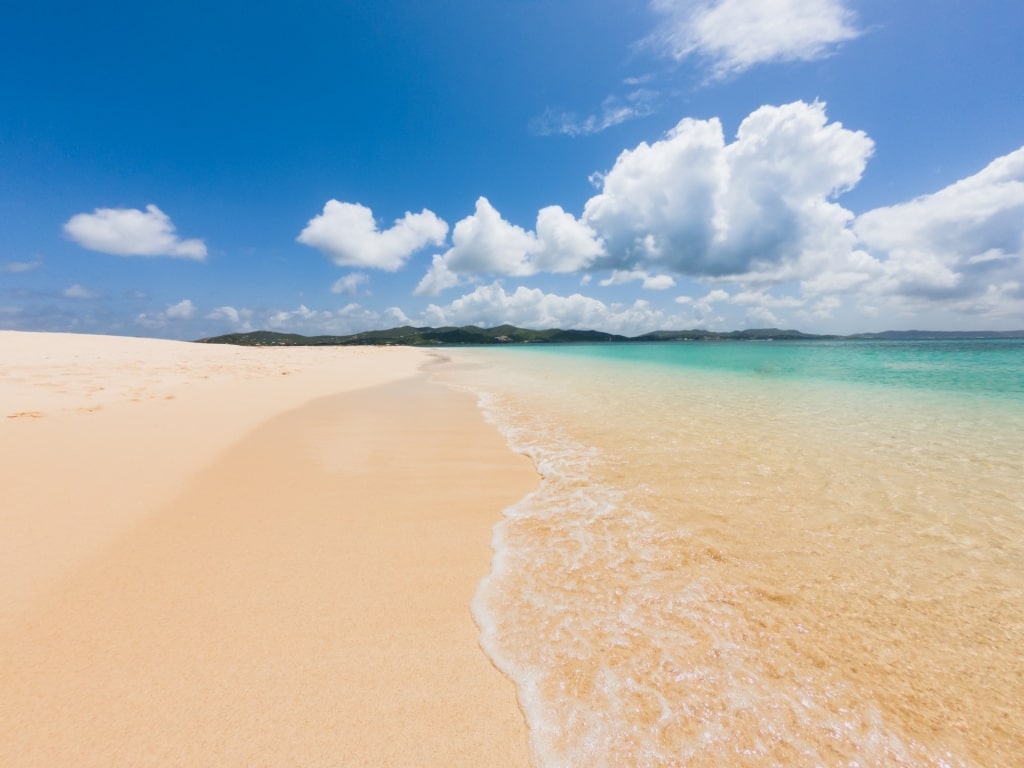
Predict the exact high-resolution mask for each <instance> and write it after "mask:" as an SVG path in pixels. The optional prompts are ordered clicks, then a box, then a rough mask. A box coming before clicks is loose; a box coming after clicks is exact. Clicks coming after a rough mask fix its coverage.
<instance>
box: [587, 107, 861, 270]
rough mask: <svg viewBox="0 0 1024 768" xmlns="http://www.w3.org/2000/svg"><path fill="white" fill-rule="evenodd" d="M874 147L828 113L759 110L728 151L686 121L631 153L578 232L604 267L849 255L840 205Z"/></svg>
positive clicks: (742, 265)
mask: <svg viewBox="0 0 1024 768" xmlns="http://www.w3.org/2000/svg"><path fill="white" fill-rule="evenodd" d="M873 146H874V145H873V143H872V141H871V140H870V139H869V138H868V137H867V135H866V134H864V133H863V132H861V131H851V130H848V129H846V128H844V127H843V126H842V125H841V124H840V123H829V122H828V120H827V118H826V115H825V106H824V104H821V103H814V104H807V103H804V102H794V103H792V104H787V105H784V106H781V107H775V106H764V107H761V108H759V109H757V110H756V111H754V112H753V113H751V114H750V115H749V116H748V117H747V118H746V119H745V120H743V122H742V123H741V125H740V127H739V130H738V131H737V134H736V139H735V141H733V142H732V143H729V144H727V143H726V141H725V137H724V134H723V130H722V125H721V123H720V122H719V121H718V120H717V119H710V120H693V119H690V118H687V119H684V120H682V121H681V122H680V123H679V124H678V125H676V127H675V128H674V129H672V130H671V131H670V132H669V133H668V134H667V135H666V136H665V137H664V138H663V139H661V140H660V141H656V142H654V143H653V144H647V143H646V142H643V143H641V144H640V145H639V146H637V147H636V148H634V149H632V150H625V151H623V152H622V153H621V154H620V155H619V157H618V159H617V160H616V162H615V165H614V166H613V167H612V169H611V170H610V171H608V172H607V173H606V174H604V175H603V176H602V177H601V178H600V183H601V191H600V193H599V194H598V195H595V196H594V197H592V198H591V199H590V200H588V201H587V203H586V205H585V206H584V210H583V216H582V221H583V223H585V224H587V225H588V226H589V227H591V228H592V229H593V230H594V231H595V232H596V233H598V235H599V236H600V237H601V238H602V239H603V241H604V243H605V247H606V251H607V253H608V259H605V260H602V261H599V262H598V265H599V266H611V267H613V268H617V269H636V268H643V266H644V265H651V266H656V267H658V268H661V269H664V270H667V271H670V272H673V273H677V274H688V275H698V276H725V275H743V274H746V273H749V272H751V271H755V270H758V269H761V270H763V269H765V268H768V269H770V270H771V271H778V270H779V268H780V266H782V265H784V264H789V265H794V264H796V263H797V262H798V261H799V260H800V259H802V258H803V257H804V256H805V255H808V254H813V253H815V252H822V253H828V254H830V255H831V254H834V253H836V252H837V251H842V250H849V249H850V248H851V247H852V240H851V237H850V235H849V233H848V231H847V225H848V223H849V222H850V220H851V219H852V218H853V214H851V213H850V212H849V211H847V210H846V209H844V208H842V207H841V206H839V205H838V204H836V203H834V202H832V198H833V197H835V196H836V195H838V194H840V193H842V192H843V191H845V190H847V189H849V188H851V187H853V186H854V185H855V184H856V183H857V182H858V181H859V179H860V177H861V174H862V173H863V171H864V167H865V164H866V163H867V160H868V158H869V157H870V155H871V153H872V151H873Z"/></svg>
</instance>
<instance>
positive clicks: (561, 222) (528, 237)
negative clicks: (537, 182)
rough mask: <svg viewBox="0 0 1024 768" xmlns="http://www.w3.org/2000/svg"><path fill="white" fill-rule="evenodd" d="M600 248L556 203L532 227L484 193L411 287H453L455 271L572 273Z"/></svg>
mask: <svg viewBox="0 0 1024 768" xmlns="http://www.w3.org/2000/svg"><path fill="white" fill-rule="evenodd" d="M602 253H603V246H602V244H601V242H600V241H599V240H598V239H597V237H596V235H595V233H594V231H593V230H592V229H591V228H590V227H588V226H587V225H586V224H584V223H583V222H581V221H579V220H577V219H576V218H574V217H573V216H572V215H571V214H568V213H566V212H565V211H564V210H562V208H561V207H559V206H557V205H552V206H548V207H546V208H542V209H541V210H540V211H539V212H538V214H537V225H536V232H528V231H527V230H525V229H523V228H522V227H519V226H517V225H515V224H511V223H509V222H508V221H505V219H504V218H502V216H501V214H500V213H498V211H497V210H496V209H495V208H494V206H492V205H491V203H490V201H488V200H487V198H486V197H481V198H479V199H478V200H477V201H476V210H475V212H474V213H473V214H472V215H470V216H467V217H466V218H464V219H462V220H461V221H459V222H458V223H457V224H456V225H455V228H454V229H453V230H452V247H451V248H450V249H449V250H448V251H447V252H446V253H444V254H443V255H440V256H434V259H433V262H432V264H431V267H430V270H429V271H428V272H427V274H426V275H425V276H424V277H423V279H422V280H421V281H420V284H419V285H418V286H417V287H416V293H417V294H418V295H427V296H436V295H437V294H438V293H440V292H441V291H443V290H445V289H447V288H451V287H454V286H455V285H457V284H458V282H459V275H481V274H492V275H510V276H517V277H523V276H526V275H533V274H536V273H537V272H558V273H565V272H575V271H578V270H580V269H584V268H586V267H587V266H588V265H589V264H591V263H592V262H593V261H594V260H595V259H596V258H597V257H598V256H600V255H601V254H602Z"/></svg>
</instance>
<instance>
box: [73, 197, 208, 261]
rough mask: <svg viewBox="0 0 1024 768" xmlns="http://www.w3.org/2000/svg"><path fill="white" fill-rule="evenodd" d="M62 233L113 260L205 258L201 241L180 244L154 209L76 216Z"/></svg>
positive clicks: (107, 210) (164, 217) (104, 210)
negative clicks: (150, 257)
mask: <svg viewBox="0 0 1024 768" xmlns="http://www.w3.org/2000/svg"><path fill="white" fill-rule="evenodd" d="M64 232H65V234H66V235H67V236H68V237H69V238H70V239H71V240H74V241H75V242H76V243H78V244H79V245H81V246H82V247H83V248H87V249H89V250H90V251H99V252H100V253H109V254H112V255H114V256H174V257H179V258H184V259H197V260H200V261H201V260H202V259H205V258H206V244H205V243H203V241H202V240H181V239H180V238H179V237H178V235H177V232H176V230H175V228H174V224H173V223H172V222H171V219H170V217H168V216H167V214H166V213H164V212H163V211H161V210H160V209H159V208H157V207H156V206H155V205H147V206H146V210H145V211H140V210H138V209H136V208H97V209H96V210H95V211H93V212H92V213H79V214H76V215H74V216H72V217H71V218H70V219H68V221H67V223H65V224H64Z"/></svg>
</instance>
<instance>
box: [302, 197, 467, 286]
mask: <svg viewBox="0 0 1024 768" xmlns="http://www.w3.org/2000/svg"><path fill="white" fill-rule="evenodd" d="M447 235H448V224H447V223H445V222H444V221H443V220H441V219H439V218H438V217H437V215H436V214H434V213H433V212H432V211H428V210H426V209H424V210H423V211H421V212H420V213H409V212H406V214H405V216H403V217H402V218H401V219H397V220H396V221H395V223H394V225H393V226H392V227H391V229H386V230H383V231H382V230H380V229H379V228H378V226H377V222H376V221H375V220H374V218H373V212H372V211H371V210H370V209H369V208H367V207H366V206H364V205H359V204H357V203H342V202H339V201H337V200H328V201H327V203H326V204H325V205H324V210H323V213H321V214H319V215H317V216H314V217H313V218H312V219H310V220H309V223H308V224H307V225H306V227H305V229H303V230H302V232H300V233H299V236H298V238H297V240H298V241H299V242H300V243H303V244H305V245H309V246H312V247H314V248H316V249H318V250H320V251H322V252H323V253H325V254H327V255H328V256H330V257H331V258H332V259H333V260H334V263H335V264H338V265H339V266H345V267H365V268H370V269H383V270H385V271H387V272H394V271H395V270H397V269H398V268H399V267H401V266H402V265H403V264H404V263H405V261H406V260H407V259H408V258H409V257H410V256H412V254H414V253H416V252H417V251H419V250H420V249H422V248H424V247H425V246H427V245H441V244H442V243H443V242H444V240H445V237H446V236H447Z"/></svg>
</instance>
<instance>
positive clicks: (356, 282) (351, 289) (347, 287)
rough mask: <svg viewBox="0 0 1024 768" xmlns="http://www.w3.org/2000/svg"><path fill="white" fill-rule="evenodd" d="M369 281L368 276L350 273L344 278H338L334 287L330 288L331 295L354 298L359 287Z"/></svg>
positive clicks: (360, 273)
mask: <svg viewBox="0 0 1024 768" xmlns="http://www.w3.org/2000/svg"><path fill="white" fill-rule="evenodd" d="M369 280H370V278H369V276H368V275H365V274H363V273H362V272H351V273H349V274H347V275H345V276H344V277H342V278H339V279H338V280H337V281H336V282H335V283H334V285H332V286H331V293H341V294H345V295H346V296H354V295H355V294H356V293H358V292H359V286H361V285H365V284H366V283H368V282H369Z"/></svg>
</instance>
